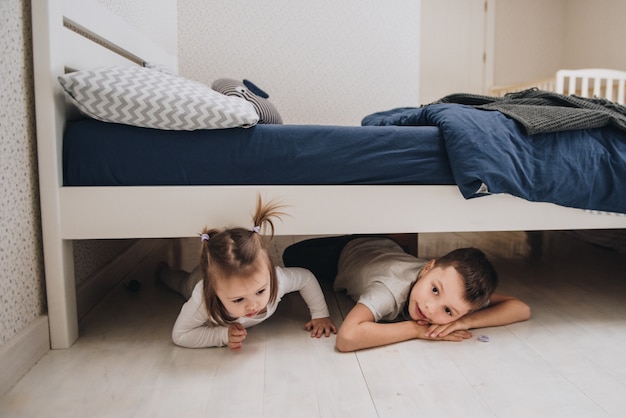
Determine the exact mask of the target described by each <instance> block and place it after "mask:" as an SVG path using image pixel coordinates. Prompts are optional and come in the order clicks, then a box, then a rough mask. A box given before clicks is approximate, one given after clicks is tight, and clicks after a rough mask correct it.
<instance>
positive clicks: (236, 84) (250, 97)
mask: <svg viewBox="0 0 626 418" xmlns="http://www.w3.org/2000/svg"><path fill="white" fill-rule="evenodd" d="M211 88H212V89H213V90H215V91H217V92H219V93H222V94H225V95H227V96H232V97H241V98H242V99H246V100H247V101H249V102H250V103H252V104H253V105H254V108H255V109H256V112H257V113H258V114H259V123H275V124H281V123H283V119H282V118H281V117H280V114H279V113H278V110H276V108H275V107H274V105H273V104H272V103H271V102H270V101H269V100H266V99H267V98H268V97H269V96H268V95H267V93H265V92H264V91H262V90H261V89H259V88H258V87H257V86H255V85H254V84H252V83H251V82H250V81H248V80H244V81H243V82H241V81H238V80H233V79H232V78H220V79H219V80H215V81H214V82H213V84H211Z"/></svg>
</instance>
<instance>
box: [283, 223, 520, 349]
mask: <svg viewBox="0 0 626 418" xmlns="http://www.w3.org/2000/svg"><path fill="white" fill-rule="evenodd" d="M283 261H284V263H285V266H300V267H305V268H308V269H309V270H311V271H312V272H313V273H314V274H315V275H316V276H317V277H318V278H319V279H320V280H322V279H326V280H329V279H330V280H332V279H333V278H334V284H333V287H334V289H335V290H336V291H339V290H346V291H347V293H348V295H349V296H350V297H351V298H352V299H353V300H354V301H356V302H357V303H356V305H355V306H354V307H353V308H352V309H351V310H350V312H348V315H347V316H346V318H345V319H344V321H343V324H342V325H341V327H340V328H339V331H338V334H337V341H336V348H337V350H339V351H355V350H360V349H364V348H370V347H378V346H382V345H387V344H392V343H396V342H400V341H406V340H410V339H414V338H422V339H428V340H445V341H462V340H463V339H467V338H470V337H471V336H472V334H471V333H470V332H469V331H468V330H469V329H472V328H483V327H491V326H497V325H506V324H510V323H513V322H518V321H524V320H527V319H528V318H530V308H529V307H528V305H526V304H525V303H524V302H522V301H520V300H519V299H516V298H514V297H512V296H506V295H502V294H497V293H494V290H495V288H496V286H497V284H498V276H497V273H496V271H495V270H494V268H493V266H492V265H491V263H490V262H489V261H488V260H487V258H486V257H485V255H484V253H483V252H482V251H480V250H478V249H475V248H461V249H457V250H454V251H452V252H450V253H448V254H446V255H444V256H443V257H440V258H438V259H436V260H430V261H427V260H423V259H419V258H416V257H414V256H412V255H410V254H407V253H405V252H404V251H403V249H402V248H401V247H400V246H399V245H398V244H397V243H396V242H394V241H393V240H391V239H389V238H386V237H382V236H358V235H352V236H342V237H329V238H317V239H312V240H307V241H302V242H299V243H296V244H293V245H291V246H290V247H288V248H287V249H286V250H285V252H284V254H283Z"/></svg>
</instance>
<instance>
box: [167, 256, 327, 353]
mask: <svg viewBox="0 0 626 418" xmlns="http://www.w3.org/2000/svg"><path fill="white" fill-rule="evenodd" d="M276 278H277V281H278V293H277V295H276V300H275V301H274V303H270V304H268V305H267V309H266V311H265V312H264V313H262V314H259V315H257V316H255V317H253V318H246V317H242V318H239V319H237V322H239V323H240V324H241V325H243V326H244V327H245V328H249V327H251V326H254V325H257V324H259V323H261V322H263V321H265V320H266V319H267V318H269V317H270V316H272V314H273V313H274V312H275V311H276V308H277V307H278V303H279V302H280V300H281V299H282V297H283V296H284V295H285V294H287V293H291V292H295V291H299V292H300V295H301V296H302V298H303V299H304V301H305V302H306V304H307V306H308V307H309V311H310V312H311V319H316V318H325V317H328V316H329V313H328V307H327V306H326V300H325V299H324V293H323V292H322V289H321V287H320V285H319V283H318V281H317V279H316V278H315V276H314V275H313V273H311V272H310V271H309V270H307V269H304V268H300V267H289V268H284V267H276ZM203 289H204V286H203V283H202V281H199V282H198V284H196V286H195V287H194V289H193V292H192V294H191V297H190V298H189V300H188V301H187V302H185V304H184V305H183V307H182V309H181V310H180V314H179V315H178V318H177V319H176V323H174V328H173V330H172V340H173V341H174V343H175V344H176V345H180V346H182V347H188V348H201V347H221V346H224V345H226V344H228V327H223V326H216V325H214V324H211V321H210V318H209V315H208V313H207V309H206V305H205V303H204V297H203V293H204V290H203Z"/></svg>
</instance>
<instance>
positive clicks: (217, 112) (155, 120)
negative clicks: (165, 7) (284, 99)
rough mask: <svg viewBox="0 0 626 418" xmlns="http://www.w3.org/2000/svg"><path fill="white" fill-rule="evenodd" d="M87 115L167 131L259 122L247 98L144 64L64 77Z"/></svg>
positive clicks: (64, 80) (219, 127) (77, 102)
mask: <svg viewBox="0 0 626 418" xmlns="http://www.w3.org/2000/svg"><path fill="white" fill-rule="evenodd" d="M59 82H60V83H61V85H62V86H63V88H64V90H65V92H66V93H67V94H68V95H69V97H70V98H71V100H72V101H73V102H74V103H75V104H76V106H78V108H79V109H80V110H81V111H82V112H84V113H85V114H87V115H88V116H90V117H92V118H94V119H98V120H102V121H105V122H114V123H123V124H127V125H135V126H142V127H146V128H156V129H167V130H186V131H191V130H196V129H222V128H235V127H250V126H253V125H255V124H256V123H257V122H258V121H259V115H258V114H257V113H256V110H255V109H254V106H253V105H252V104H251V103H250V102H248V101H247V100H245V99H241V98H239V97H231V96H226V95H223V94H220V93H218V92H216V91H215V90H213V89H211V88H210V87H208V86H205V85H204V84H201V83H198V82H195V81H192V80H189V79H186V78H183V77H180V76H176V75H173V74H164V73H162V72H160V71H155V70H152V69H149V68H143V67H137V66H132V67H105V68H98V69H93V70H83V71H76V72H72V73H68V74H65V75H62V76H60V77H59Z"/></svg>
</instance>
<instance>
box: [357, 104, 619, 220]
mask: <svg viewBox="0 0 626 418" xmlns="http://www.w3.org/2000/svg"><path fill="white" fill-rule="evenodd" d="M362 124H363V125H379V126H386V125H404V126H437V127H439V130H440V132H441V135H442V137H443V139H444V143H445V147H446V150H447V153H448V158H449V160H450V165H451V167H452V174H453V175H454V178H455V181H456V183H457V184H458V186H459V189H460V191H461V193H462V194H463V196H464V197H465V198H466V199H469V198H473V197H479V196H484V195H486V194H492V193H508V194H511V195H514V196H518V197H521V198H524V199H527V200H530V201H539V202H552V203H556V204H559V205H562V206H569V207H575V208H581V209H591V210H600V211H609V212H621V213H626V133H625V132H624V131H620V130H618V129H616V128H614V127H604V128H594V129H581V130H570V131H562V132H551V133H542V134H535V135H529V134H527V133H525V130H524V129H523V128H522V127H521V125H519V124H518V122H516V121H514V120H513V119H511V118H509V117H508V116H506V115H504V114H503V113H501V112H499V111H490V110H481V109H477V108H474V107H472V106H468V105H462V104H432V105H428V106H423V107H420V108H397V109H392V110H389V111H385V112H379V113H374V114H372V115H369V116H367V117H365V118H364V119H363V121H362Z"/></svg>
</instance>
